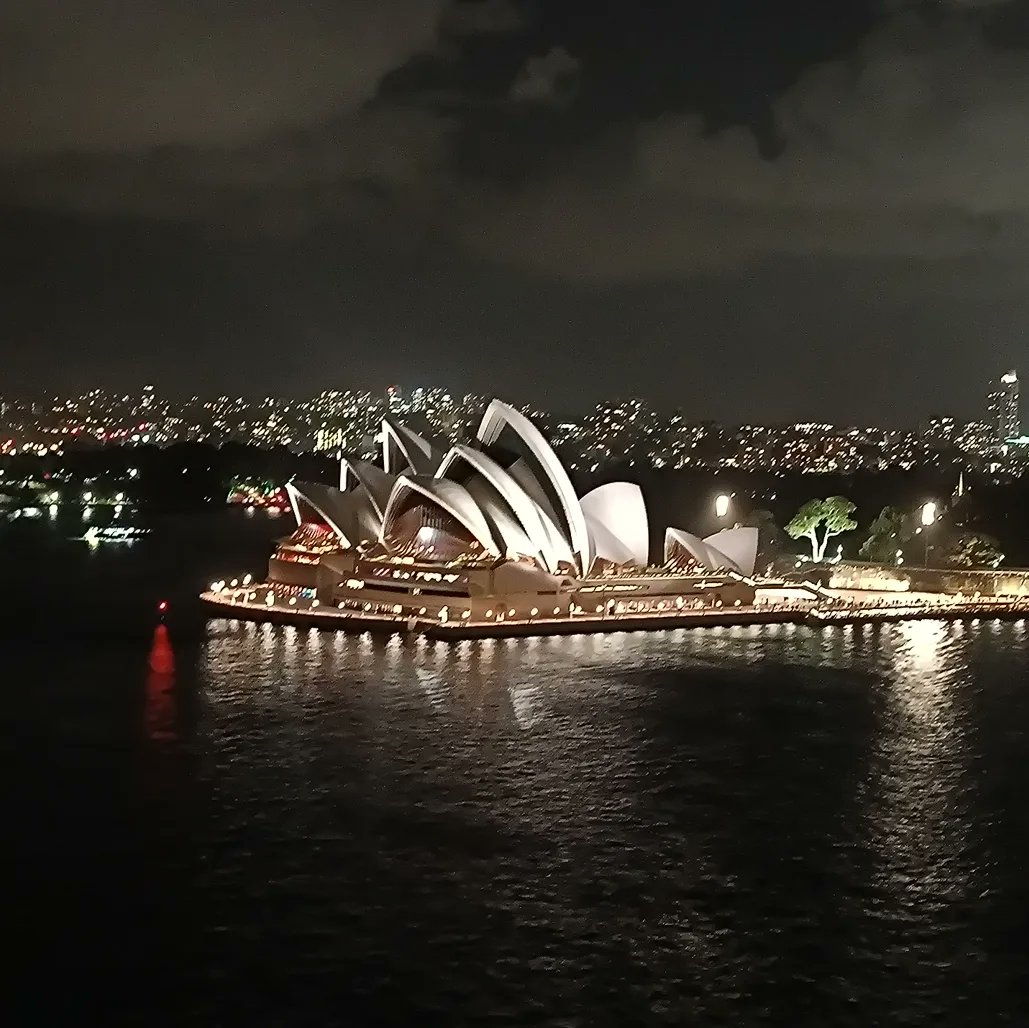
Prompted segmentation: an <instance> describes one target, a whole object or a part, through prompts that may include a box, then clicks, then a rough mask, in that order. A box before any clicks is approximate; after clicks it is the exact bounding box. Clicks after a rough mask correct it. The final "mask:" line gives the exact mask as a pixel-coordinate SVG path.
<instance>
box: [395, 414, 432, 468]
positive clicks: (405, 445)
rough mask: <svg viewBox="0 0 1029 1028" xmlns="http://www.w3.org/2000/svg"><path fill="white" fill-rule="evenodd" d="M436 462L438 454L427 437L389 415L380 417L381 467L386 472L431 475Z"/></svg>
mask: <svg viewBox="0 0 1029 1028" xmlns="http://www.w3.org/2000/svg"><path fill="white" fill-rule="evenodd" d="M438 463H439V454H438V453H436V451H435V450H434V449H433V448H432V444H431V443H430V442H429V441H428V439H423V438H422V437H421V436H420V435H418V433H417V432H412V431H411V429H409V428H408V427H407V426H406V425H402V424H401V423H400V422H399V421H396V420H394V419H393V418H391V417H388V416H387V417H385V418H383V419H382V467H383V469H384V470H385V471H386V473H387V474H391V475H398V474H401V473H402V472H405V471H408V472H410V473H411V474H414V475H431V474H432V473H433V472H434V471H435V470H436V465H437V464H438Z"/></svg>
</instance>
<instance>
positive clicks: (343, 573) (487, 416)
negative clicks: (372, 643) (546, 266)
mask: <svg viewBox="0 0 1029 1028" xmlns="http://www.w3.org/2000/svg"><path fill="white" fill-rule="evenodd" d="M380 437H381V440H382V446H383V455H382V465H381V466H378V465H374V464H372V463H370V462H366V461H358V460H349V459H347V458H345V457H344V458H343V460H342V464H341V474H340V488H335V487H330V486H327V485H323V484H319V483H311V482H292V483H290V484H289V485H288V486H287V494H288V495H289V498H290V502H291V504H292V508H293V513H294V516H295V519H296V530H295V531H294V532H293V533H292V535H290V536H289V537H288V538H285V539H283V540H281V541H280V542H279V544H278V546H277V549H276V551H275V553H274V554H273V556H272V557H271V559H270V561H269V567H268V578H267V581H266V582H265V583H263V584H261V585H260V586H258V585H255V586H253V587H252V592H253V595H254V596H255V598H256V600H257V602H259V603H260V602H264V603H267V605H268V606H269V607H272V606H276V605H279V604H283V603H286V604H289V603H295V602H300V603H303V602H305V601H306V602H308V603H310V604H314V605H317V606H319V607H321V608H322V610H323V611H325V612H326V613H327V612H328V610H333V609H334V610H338V611H340V612H342V613H343V614H347V615H349V614H353V615H356V616H361V617H368V618H376V617H378V618H391V619H411V618H414V619H427V620H430V621H439V622H446V621H453V620H458V621H462V620H463V621H465V622H468V623H477V624H481V623H486V624H495V623H497V622H500V621H508V622H510V621H523V620H540V621H542V620H546V619H568V618H574V617H576V616H579V617H583V616H586V617H589V616H593V617H596V616H608V615H610V616H615V615H629V614H637V615H640V614H644V615H646V614H655V615H657V614H673V613H675V612H676V611H682V612H687V611H690V610H697V609H699V608H707V609H718V608H721V607H724V606H728V607H731V606H740V605H741V604H751V603H753V600H754V583H753V581H752V579H751V576H752V574H753V571H754V561H755V558H756V551H757V530H756V529H753V528H736V529H731V530H728V531H723V532H720V533H718V535H717V536H712V537H709V538H707V539H701V538H699V537H697V536H694V535H691V534H690V533H688V532H686V531H684V530H682V529H678V528H669V529H667V530H666V532H665V545H664V552H663V553H662V554H661V555H660V558H659V559H658V560H656V561H655V560H653V559H652V555H651V553H650V525H649V522H648V517H647V509H646V505H645V502H644V499H643V495H642V493H641V491H640V489H639V487H638V486H636V485H634V484H631V483H627V482H613V483H608V484H607V485H604V486H601V487H599V488H598V489H594V490H593V491H592V492H590V493H587V494H586V495H585V496H581V497H580V496H578V495H577V494H576V492H575V490H574V488H573V486H572V482H571V480H570V478H569V476H568V473H567V472H566V470H565V468H564V467H563V466H562V464H561V462H560V460H559V459H558V458H557V456H556V454H555V453H554V451H553V449H552V448H551V446H550V445H549V443H548V442H547V440H546V439H545V438H544V437H543V435H542V434H541V433H540V432H539V430H538V429H537V428H536V426H535V425H533V424H532V423H531V422H530V421H529V420H528V419H527V418H526V417H525V416H524V415H523V414H521V413H520V412H519V411H517V410H515V409H514V408H512V407H511V406H509V405H508V404H505V403H502V402H501V401H499V400H494V401H493V402H492V403H490V404H489V405H488V406H487V408H486V410H485V412H484V415H483V419H482V423H481V425H480V427H479V429H478V432H477V435H476V439H475V445H456V446H452V447H449V448H447V449H443V448H441V447H438V446H437V445H436V444H434V442H433V441H432V440H429V439H426V438H423V437H422V436H420V435H418V434H416V433H414V432H413V431H411V429H410V428H408V427H407V426H405V425H403V424H400V423H397V422H396V421H394V420H393V419H392V418H386V419H385V420H384V423H383V426H382V432H381V436H380ZM259 592H260V593H261V595H260V596H258V593H259Z"/></svg>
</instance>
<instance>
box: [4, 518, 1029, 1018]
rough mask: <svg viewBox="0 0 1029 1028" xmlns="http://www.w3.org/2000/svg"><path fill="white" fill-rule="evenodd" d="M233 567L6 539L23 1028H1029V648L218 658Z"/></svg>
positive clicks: (908, 645)
mask: <svg viewBox="0 0 1029 1028" xmlns="http://www.w3.org/2000/svg"><path fill="white" fill-rule="evenodd" d="M34 531H35V530H34ZM38 531H40V532H41V531H42V529H39V530H38ZM248 531H250V530H249V529H246V528H245V526H241V524H239V523H236V522H232V523H231V525H229V526H228V527H226V525H225V524H221V527H220V528H219V529H218V530H217V531H216V530H214V529H212V528H208V527H204V528H203V529H202V530H201V529H200V528H198V527H197V526H196V525H192V526H190V527H188V528H187V529H183V527H182V526H181V525H176V526H168V525H165V526H163V527H162V529H161V532H160V533H155V537H152V538H151V540H150V541H149V542H148V543H147V544H146V545H141V546H140V547H139V548H137V549H136V552H135V553H134V554H133V555H132V556H131V559H129V558H128V557H127V556H126V555H125V554H119V555H112V554H110V553H106V552H104V553H96V554H93V555H92V556H91V557H86V556H83V555H82V554H81V553H79V552H78V551H77V550H74V549H72V548H69V546H67V545H64V544H59V543H56V542H52V541H51V543H50V544H46V545H44V544H43V543H41V542H40V541H39V539H36V544H35V545H28V544H27V543H26V539H27V538H28V537H27V536H26V535H25V534H20V535H19V534H18V533H13V534H12V533H11V532H9V531H8V532H7V533H6V534H0V546H2V547H3V548H4V549H3V552H4V556H5V561H6V562H7V566H8V568H9V580H10V583H11V584H10V587H9V588H8V590H7V595H6V596H5V599H4V601H3V614H4V624H5V625H6V631H5V632H4V633H3V635H2V636H0V671H2V675H3V685H4V693H5V695H4V703H3V709H4V712H5V722H6V723H5V738H6V740H7V741H6V743H5V748H7V749H9V750H10V753H11V755H12V756H13V757H14V760H13V762H12V774H11V779H10V780H11V782H12V783H13V788H12V789H11V793H10V794H11V801H10V802H9V804H8V811H7V814H8V816H7V832H6V833H5V839H4V861H5V863H6V864H8V871H7V874H6V876H5V880H6V883H7V885H8V886H9V896H10V899H11V901H12V902H11V913H10V916H9V917H8V918H7V919H6V920H5V924H6V928H7V937H8V944H9V946H10V952H11V953H12V954H13V961H12V957H8V966H9V968H13V969H15V970H16V974H17V977H18V984H17V986H16V988H15V989H14V991H13V995H14V996H15V997H16V1000H15V1002H16V1020H17V1023H25V1024H29V1023H31V1024H92V1023H98V1024H112V1023H119V1024H120V1023H127V1024H141V1025H144V1024H153V1023H155V1022H159V1023H176V1024H182V1023H190V1024H232V1025H235V1024H241V1025H307V1024H355V1025H357V1024H397V1025H399V1024H405V1025H406V1024H411V1025H418V1024H466V1023H477V1024H485V1023H498V1024H501V1023H502V1024H510V1025H544V1024H546V1025H608V1024H611V1025H615V1024H725V1025H750V1024H782V1025H837V1024H839V1025H872V1024H882V1025H923V1024H924V1025H994V1024H998V1025H999V1024H1018V1025H1022V1024H1026V1023H1029V953H1027V935H1026V926H1027V920H1029V878H1027V874H1029V864H1027V860H1026V852H1027V850H1026V844H1027V837H1029V831H1027V815H1026V810H1027V798H1029V771H1027V745H1026V744H1027V738H1029V734H1027V733H1029V657H1027V641H1029V631H1027V626H1026V625H1024V624H1021V623H1018V624H1002V623H996V622H988V621H987V622H982V623H979V624H976V625H967V626H962V625H960V624H953V625H952V624H946V623H936V622H913V623H910V624H902V625H892V626H882V627H870V626H866V627H863V628H854V627H846V628H827V629H824V630H813V629H808V628H789V627H785V626H769V627H763V628H753V629H740V630H730V629H721V630H719V629H709V630H694V631H684V630H682V631H673V632H668V633H663V634H658V635H630V634H623V635H612V636H599V637H574V638H561V639H542V640H531V639H530V640H508V641H504V642H475V643H459V644H444V643H426V642H422V641H417V640H400V639H399V638H395V639H393V640H391V641H374V640H372V639H371V638H370V637H347V636H344V635H342V634H336V633H318V632H316V631H313V630H311V631H307V630H296V629H291V628H273V627H271V626H252V625H246V624H241V623H236V622H228V621H221V620H218V621H211V622H209V623H207V622H205V621H204V620H203V619H202V617H201V616H200V613H199V611H198V610H197V609H196V608H195V607H192V606H191V605H190V601H189V597H190V595H191V593H192V592H194V591H195V590H196V589H198V588H200V586H201V585H203V583H204V582H205V581H207V580H208V579H209V578H210V577H224V576H225V575H226V574H231V573H233V572H234V570H235V569H236V567H237V566H238V567H239V568H240V569H244V568H246V569H250V570H258V569H259V568H260V564H261V559H262V558H263V557H264V555H265V550H264V538H263V537H262V531H263V532H264V536H265V537H266V536H267V535H268V534H269V531H268V530H267V529H260V528H258V529H254V530H253V531H252V532H251V533H250V534H249V535H248V534H247V533H248ZM227 550H231V551H232V553H233V557H234V559H236V558H238V564H237V565H236V566H231V565H230V566H226V565H225V561H226V559H227V557H226V556H225V553H226V552H227ZM247 560H249V563H246V561H247ZM55 579H57V580H59V581H55ZM66 590H67V591H70V593H71V594H73V595H75V594H77V593H78V594H81V595H79V598H78V600H77V601H76V602H77V603H79V604H80V605H81V606H79V607H78V608H76V610H77V613H76V612H70V613H69V612H68V611H67V610H65V614H64V616H63V618H62V617H61V616H60V613H61V610H62V607H61V602H63V601H59V597H60V596H63V595H64V593H65V591H66ZM163 593H168V594H171V595H172V596H174V597H175V601H176V604H177V609H176V610H175V611H173V614H175V615H176V616H175V617H173V618H172V621H171V627H172V637H173V641H174V645H175V657H176V672H175V674H174V676H173V677H172V678H169V677H167V676H160V675H155V674H152V673H150V672H149V671H148V668H147V654H148V649H149V644H150V638H149V633H150V631H151V629H152V615H151V611H152V603H153V602H154V600H155V598H156V597H158V596H160V595H162V594H163ZM26 596H28V597H30V599H31V604H32V609H33V610H34V611H35V612H36V614H33V616H31V617H26V615H25V613H24V607H25V603H24V602H23V600H22V598H23V597H26ZM105 603H109V604H110V609H112V610H116V611H118V612H119V618H118V619H117V621H116V622H115V623H112V622H111V620H110V619H109V618H105V617H104V616H103V609H104V604H105ZM37 615H38V616H37ZM44 620H45V621H46V623H45V624H42V623H41V622H42V621H44Z"/></svg>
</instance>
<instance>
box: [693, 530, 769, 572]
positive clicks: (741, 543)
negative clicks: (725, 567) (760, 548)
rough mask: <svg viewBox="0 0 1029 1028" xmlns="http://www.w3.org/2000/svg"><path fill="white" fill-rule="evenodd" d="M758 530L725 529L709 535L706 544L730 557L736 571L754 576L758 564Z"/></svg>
mask: <svg viewBox="0 0 1029 1028" xmlns="http://www.w3.org/2000/svg"><path fill="white" fill-rule="evenodd" d="M757 541H758V530H757V529H756V528H723V529H722V531H721V532H716V533H715V534H714V535H709V536H708V537H707V538H706V539H705V540H704V542H705V543H706V544H707V545H708V546H710V547H713V548H714V549H716V550H718V551H719V552H720V553H724V554H725V556H726V557H729V558H730V559H731V560H732V562H733V564H735V565H736V568H735V570H737V571H739V572H740V573H741V574H744V575H752V574H754V565H755V564H756V563H757Z"/></svg>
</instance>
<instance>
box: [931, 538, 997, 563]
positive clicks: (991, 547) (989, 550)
mask: <svg viewBox="0 0 1029 1028" xmlns="http://www.w3.org/2000/svg"><path fill="white" fill-rule="evenodd" d="M1003 560H1004V554H1003V553H1002V552H1001V550H1000V544H999V543H998V542H997V540H996V539H994V538H993V537H992V536H989V535H984V534H983V533H982V532H962V533H961V534H960V535H958V536H956V537H955V538H954V540H953V541H952V542H951V543H950V544H949V545H948V547H947V549H946V551H945V553H944V554H943V560H942V563H943V564H945V565H947V566H948V567H955V568H995V567H997V566H998V565H999V564H1000V563H1001V561H1003Z"/></svg>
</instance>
